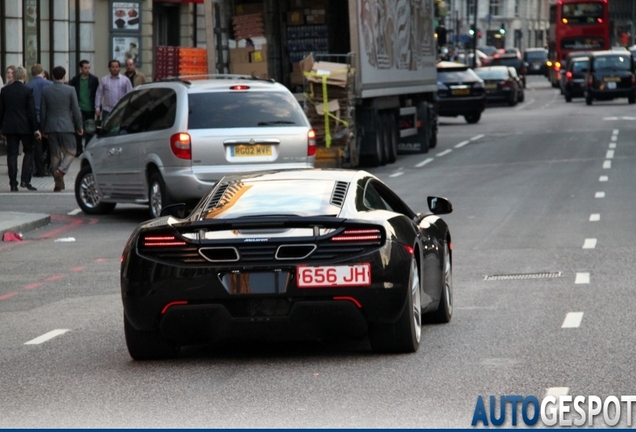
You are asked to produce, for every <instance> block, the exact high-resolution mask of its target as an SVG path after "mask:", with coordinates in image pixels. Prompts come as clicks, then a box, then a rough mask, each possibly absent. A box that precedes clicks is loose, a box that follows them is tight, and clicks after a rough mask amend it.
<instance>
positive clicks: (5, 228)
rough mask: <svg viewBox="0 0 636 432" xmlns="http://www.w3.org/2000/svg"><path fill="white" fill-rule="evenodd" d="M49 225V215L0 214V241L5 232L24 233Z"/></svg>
mask: <svg viewBox="0 0 636 432" xmlns="http://www.w3.org/2000/svg"><path fill="white" fill-rule="evenodd" d="M50 223H51V215H48V214H43V213H20V212H0V239H1V238H2V236H3V235H4V233H5V232H15V233H20V232H22V233H24V232H27V231H32V230H34V229H36V228H40V227H43V226H46V225H49V224H50Z"/></svg>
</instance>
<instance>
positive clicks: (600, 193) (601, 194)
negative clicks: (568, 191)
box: [594, 192, 605, 198]
mask: <svg viewBox="0 0 636 432" xmlns="http://www.w3.org/2000/svg"><path fill="white" fill-rule="evenodd" d="M594 198H605V192H596V194H595V195H594Z"/></svg>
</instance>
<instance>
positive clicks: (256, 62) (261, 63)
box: [230, 44, 268, 78]
mask: <svg viewBox="0 0 636 432" xmlns="http://www.w3.org/2000/svg"><path fill="white" fill-rule="evenodd" d="M230 73H233V74H238V75H251V76H256V77H258V78H267V77H268V63H267V44H262V45H261V44H256V45H254V46H249V47H245V48H231V49H230Z"/></svg>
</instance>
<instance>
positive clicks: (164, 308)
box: [161, 300, 188, 315]
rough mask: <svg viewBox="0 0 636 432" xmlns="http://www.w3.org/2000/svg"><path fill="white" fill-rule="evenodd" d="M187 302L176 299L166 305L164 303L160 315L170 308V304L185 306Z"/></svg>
mask: <svg viewBox="0 0 636 432" xmlns="http://www.w3.org/2000/svg"><path fill="white" fill-rule="evenodd" d="M187 304H188V301H187V300H177V301H173V302H170V303H168V304H167V305H165V306H164V307H163V309H161V315H163V314H165V313H166V312H168V309H170V308H171V307H172V306H185V305H187Z"/></svg>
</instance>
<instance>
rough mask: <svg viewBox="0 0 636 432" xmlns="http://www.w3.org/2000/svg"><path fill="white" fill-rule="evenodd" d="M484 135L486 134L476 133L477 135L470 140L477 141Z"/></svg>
mask: <svg viewBox="0 0 636 432" xmlns="http://www.w3.org/2000/svg"><path fill="white" fill-rule="evenodd" d="M483 137H485V135H476V136H474V137H472V138H471V139H470V140H471V141H477V140H478V139H482V138H483Z"/></svg>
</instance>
